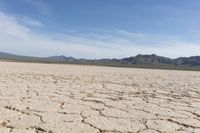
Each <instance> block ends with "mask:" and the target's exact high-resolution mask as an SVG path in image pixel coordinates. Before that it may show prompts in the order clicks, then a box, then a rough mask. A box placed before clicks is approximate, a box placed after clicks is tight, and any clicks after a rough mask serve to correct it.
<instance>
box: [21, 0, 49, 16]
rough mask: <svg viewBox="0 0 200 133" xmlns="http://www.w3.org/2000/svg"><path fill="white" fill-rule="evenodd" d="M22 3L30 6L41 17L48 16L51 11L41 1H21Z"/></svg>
mask: <svg viewBox="0 0 200 133" xmlns="http://www.w3.org/2000/svg"><path fill="white" fill-rule="evenodd" d="M23 1H24V2H26V3H28V4H30V5H32V6H33V7H34V8H35V9H36V10H37V11H38V12H40V13H41V14H43V15H50V14H51V13H52V9H51V8H50V7H49V6H48V5H47V4H46V3H45V2H44V1H42V0H23Z"/></svg>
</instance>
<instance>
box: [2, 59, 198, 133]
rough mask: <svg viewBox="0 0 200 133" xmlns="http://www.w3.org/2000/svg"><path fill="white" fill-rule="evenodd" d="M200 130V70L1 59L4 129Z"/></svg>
mask: <svg viewBox="0 0 200 133" xmlns="http://www.w3.org/2000/svg"><path fill="white" fill-rule="evenodd" d="M7 132H8V133H9V132H12V133H99V132H100V133H193V132H194V133H200V72H191V71H173V70H151V69H134V68H114V67H97V66H81V65H56V64H37V63H13V62H12V63H11V62H0V133H7Z"/></svg>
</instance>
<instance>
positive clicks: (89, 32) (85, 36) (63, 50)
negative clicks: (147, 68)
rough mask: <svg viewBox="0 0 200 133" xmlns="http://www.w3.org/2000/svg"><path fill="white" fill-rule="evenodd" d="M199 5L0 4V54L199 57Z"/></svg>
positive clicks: (75, 0)
mask: <svg viewBox="0 0 200 133" xmlns="http://www.w3.org/2000/svg"><path fill="white" fill-rule="evenodd" d="M199 7H200V1H199V0H190V1H189V0H16V1H15V0H0V41H1V43H0V51H2V52H9V53H14V54H21V55H31V56H51V55H66V56H74V57H77V58H122V57H127V56H135V55H137V54H153V53H155V54H158V55H162V56H167V57H171V58H176V57H179V56H192V55H200V14H199V12H200V8H199Z"/></svg>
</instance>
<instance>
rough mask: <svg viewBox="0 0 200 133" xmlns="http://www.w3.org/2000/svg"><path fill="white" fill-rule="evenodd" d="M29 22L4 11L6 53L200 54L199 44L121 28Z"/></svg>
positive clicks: (0, 34) (1, 35) (0, 24)
mask: <svg viewBox="0 0 200 133" xmlns="http://www.w3.org/2000/svg"><path fill="white" fill-rule="evenodd" d="M28 21H33V23H32V22H31V23H29V24H30V25H27V24H23V23H21V22H20V21H19V18H17V17H16V16H11V15H8V14H6V13H3V12H0V41H1V43H0V49H1V50H2V51H3V52H11V53H15V54H24V55H34V56H49V55H60V54H62V55H66V56H74V57H82V58H113V57H115V58H121V57H127V56H134V55H136V54H152V53H155V54H159V55H162V56H168V57H172V58H174V57H177V56H190V55H198V54H199V51H200V45H199V44H198V43H188V42H185V41H182V40H176V39H169V38H168V39H166V38H164V37H163V38H162V37H159V38H153V37H154V36H153V35H149V34H144V33H132V32H128V31H125V30H119V29H118V30H116V29H115V30H113V29H111V30H109V29H108V31H109V32H104V31H101V32H95V33H88V34H87V35H84V34H80V33H76V32H75V33H73V34H63V33H38V32H36V31H35V30H32V29H33V28H34V26H36V27H37V26H42V25H43V24H42V23H41V22H39V21H37V20H33V19H31V18H28ZM25 23H27V22H25ZM157 44H159V45H157Z"/></svg>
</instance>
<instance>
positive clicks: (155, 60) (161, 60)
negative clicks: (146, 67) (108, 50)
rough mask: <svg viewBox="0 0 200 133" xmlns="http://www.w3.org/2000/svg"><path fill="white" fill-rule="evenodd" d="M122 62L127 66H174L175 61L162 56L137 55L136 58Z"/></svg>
mask: <svg viewBox="0 0 200 133" xmlns="http://www.w3.org/2000/svg"><path fill="white" fill-rule="evenodd" d="M121 60H122V62H124V63H127V64H153V65H156V64H162V65H163V64H170V65H171V64H174V60H173V59H170V58H166V57H162V56H157V55H155V54H152V55H141V54H139V55H137V56H135V57H129V58H123V59H121Z"/></svg>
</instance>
